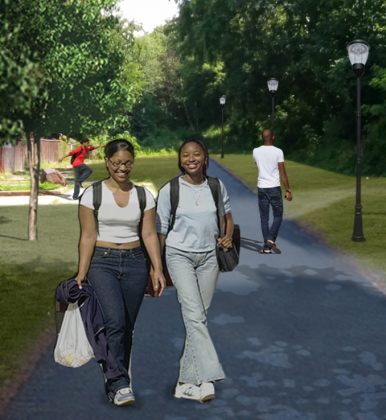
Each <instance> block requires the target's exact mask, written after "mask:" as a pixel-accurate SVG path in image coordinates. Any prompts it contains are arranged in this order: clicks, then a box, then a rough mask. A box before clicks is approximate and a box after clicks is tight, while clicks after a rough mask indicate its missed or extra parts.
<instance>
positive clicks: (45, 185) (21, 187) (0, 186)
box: [0, 181, 62, 191]
mask: <svg viewBox="0 0 386 420" xmlns="http://www.w3.org/2000/svg"><path fill="white" fill-rule="evenodd" d="M59 188H62V186H61V185H58V184H53V183H52V182H48V181H45V182H42V183H39V190H57V189H59ZM30 189H31V183H30V182H21V183H18V184H17V185H15V184H11V183H7V184H6V183H0V191H26V190H27V191H29V190H30Z"/></svg>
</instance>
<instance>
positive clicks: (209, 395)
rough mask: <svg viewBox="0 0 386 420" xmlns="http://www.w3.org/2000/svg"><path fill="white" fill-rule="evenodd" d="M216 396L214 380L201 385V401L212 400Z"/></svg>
mask: <svg viewBox="0 0 386 420" xmlns="http://www.w3.org/2000/svg"><path fill="white" fill-rule="evenodd" d="M213 398H216V396H215V395H214V385H213V383H212V382H203V383H202V384H201V386H200V399H201V401H210V400H213Z"/></svg>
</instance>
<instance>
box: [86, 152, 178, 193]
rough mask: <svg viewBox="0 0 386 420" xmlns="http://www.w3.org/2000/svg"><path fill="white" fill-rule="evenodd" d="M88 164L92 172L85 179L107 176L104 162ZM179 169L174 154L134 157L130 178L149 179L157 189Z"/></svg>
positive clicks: (92, 179) (134, 179)
mask: <svg viewBox="0 0 386 420" xmlns="http://www.w3.org/2000/svg"><path fill="white" fill-rule="evenodd" d="M88 165H89V166H90V168H92V170H93V173H92V174H91V175H90V177H89V178H87V181H98V180H100V179H104V178H107V176H108V172H107V169H106V165H105V163H104V162H98V163H88ZM179 171H180V170H179V168H178V158H177V156H176V155H174V156H155V157H136V158H135V163H134V166H133V170H132V172H131V175H130V179H131V180H132V181H133V182H139V181H145V180H148V181H151V182H152V183H153V184H154V185H155V187H156V188H157V190H158V189H159V188H161V187H162V186H163V185H164V184H166V182H168V181H170V179H171V178H173V177H174V176H175V175H176V174H177V173H178V172H179ZM87 181H86V183H87Z"/></svg>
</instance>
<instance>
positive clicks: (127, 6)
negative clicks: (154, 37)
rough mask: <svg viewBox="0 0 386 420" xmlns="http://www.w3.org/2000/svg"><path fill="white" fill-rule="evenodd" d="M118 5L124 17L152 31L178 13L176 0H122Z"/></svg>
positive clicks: (147, 30)
mask: <svg viewBox="0 0 386 420" xmlns="http://www.w3.org/2000/svg"><path fill="white" fill-rule="evenodd" d="M118 6H119V8H120V9H121V15H122V17H123V18H125V19H127V20H135V21H136V22H137V23H141V24H142V26H143V28H144V30H145V31H146V32H152V31H153V29H154V28H155V27H156V26H160V25H163V24H164V23H165V20H166V19H171V18H173V17H174V16H175V15H176V14H177V13H178V6H177V5H176V3H175V1H174V0H121V1H120V2H119V3H118ZM138 35H139V34H138Z"/></svg>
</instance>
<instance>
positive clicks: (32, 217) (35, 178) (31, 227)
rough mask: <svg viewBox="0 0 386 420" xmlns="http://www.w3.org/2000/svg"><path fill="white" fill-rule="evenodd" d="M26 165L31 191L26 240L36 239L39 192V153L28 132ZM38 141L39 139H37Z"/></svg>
mask: <svg viewBox="0 0 386 420" xmlns="http://www.w3.org/2000/svg"><path fill="white" fill-rule="evenodd" d="M29 140H30V141H29V150H28V165H29V173H30V177H31V191H30V198H29V219H28V240H30V241H36V240H37V233H38V232H37V215H38V192H39V153H38V145H37V143H35V140H34V134H33V133H32V132H30V134H29ZM38 141H39V140H38Z"/></svg>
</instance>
